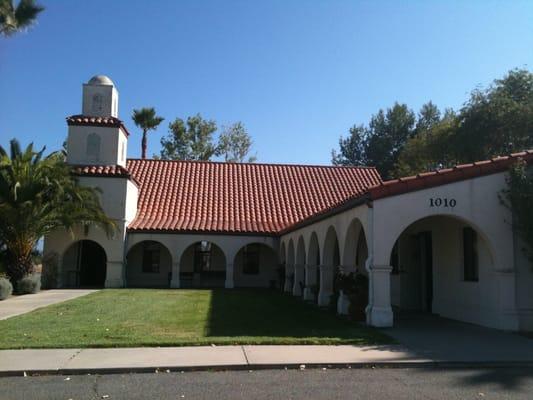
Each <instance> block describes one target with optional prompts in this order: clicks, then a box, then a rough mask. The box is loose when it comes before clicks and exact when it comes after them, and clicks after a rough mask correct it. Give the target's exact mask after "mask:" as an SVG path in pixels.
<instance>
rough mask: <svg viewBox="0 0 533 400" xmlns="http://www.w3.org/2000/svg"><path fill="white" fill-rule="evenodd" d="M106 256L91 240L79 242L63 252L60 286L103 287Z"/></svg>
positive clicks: (100, 247) (101, 248)
mask: <svg viewBox="0 0 533 400" xmlns="http://www.w3.org/2000/svg"><path fill="white" fill-rule="evenodd" d="M106 266H107V255H106V252H105V250H104V248H103V247H102V246H100V245H99V244H98V243H96V242H94V241H92V240H80V241H78V242H75V243H73V244H72V245H70V247H69V248H68V249H67V251H65V254H64V255H63V262H62V268H61V281H62V286H63V287H67V288H75V287H94V288H101V287H104V285H105V278H106Z"/></svg>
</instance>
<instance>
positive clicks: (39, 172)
mask: <svg viewBox="0 0 533 400" xmlns="http://www.w3.org/2000/svg"><path fill="white" fill-rule="evenodd" d="M10 144H11V146H10V153H9V154H8V152H7V151H6V150H5V149H4V148H2V147H0V243H1V244H2V245H3V246H5V249H6V254H5V264H6V265H5V268H6V272H7V274H8V275H9V277H10V279H11V281H12V282H14V283H16V282H18V280H20V279H21V278H22V277H23V276H24V275H26V274H28V273H30V272H31V271H32V251H33V250H34V249H35V246H36V244H37V241H38V240H39V239H40V238H42V237H43V236H44V235H46V234H48V233H50V232H52V231H55V230H57V229H67V230H72V229H73V228H74V227H76V226H80V225H90V224H95V225H97V226H99V227H101V228H103V229H104V230H105V231H106V232H107V233H108V234H111V233H112V232H113V231H114V229H115V223H114V222H113V221H112V220H110V219H109V218H108V217H107V216H106V214H105V213H104V211H103V210H102V208H101V206H100V202H99V199H98V193H97V191H95V190H94V189H92V188H89V187H84V186H80V185H78V182H77V180H76V179H75V178H74V177H73V176H72V174H71V170H70V167H68V166H67V165H66V164H65V163H64V161H63V157H62V155H61V154H60V153H52V154H50V155H48V156H46V157H43V152H44V149H43V150H41V151H39V152H36V151H34V149H33V145H32V144H30V145H29V146H28V147H26V149H25V150H21V148H20V145H19V143H18V141H17V140H16V139H13V140H11V143H10Z"/></svg>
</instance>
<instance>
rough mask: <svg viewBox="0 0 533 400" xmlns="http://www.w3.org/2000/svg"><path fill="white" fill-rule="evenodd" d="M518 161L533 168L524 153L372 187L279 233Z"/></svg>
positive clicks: (531, 154)
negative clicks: (359, 206) (386, 198)
mask: <svg viewBox="0 0 533 400" xmlns="http://www.w3.org/2000/svg"><path fill="white" fill-rule="evenodd" d="M518 159H523V160H524V161H526V162H527V163H528V164H533V150H525V151H522V152H520V153H514V154H511V155H508V156H500V157H496V158H493V159H491V160H486V161H477V162H474V163H470V164H462V165H457V166H455V167H453V168H446V169H441V170H436V171H430V172H424V173H421V174H418V175H414V176H408V177H404V178H400V179H393V180H390V181H385V182H381V183H379V184H377V185H375V186H371V187H369V188H368V189H367V190H366V191H365V192H364V193H359V194H356V195H354V196H352V197H350V198H347V199H344V200H342V201H341V202H339V203H338V204H335V205H333V206H331V207H328V208H324V209H323V210H321V211H319V212H317V213H315V214H313V215H310V216H308V217H307V218H305V219H303V220H301V221H298V222H296V223H295V224H293V225H291V226H288V227H287V228H285V229H284V230H282V232H280V233H281V234H285V233H288V232H292V231H294V230H296V229H300V228H302V227H304V226H306V225H310V224H312V223H314V222H317V221H320V220H322V219H324V218H328V217H330V216H332V215H335V214H338V213H341V212H343V211H345V210H346V209H349V208H352V207H357V206H358V205H361V204H364V203H365V202H371V201H372V200H378V199H382V198H384V197H389V196H395V195H399V194H403V193H408V192H414V191H416V190H422V189H427V188H431V187H436V186H440V185H446V184H448V183H453V182H459V181H462V180H466V179H471V178H476V177H480V176H485V175H491V174H495V173H498V172H503V171H505V170H507V169H508V168H509V166H510V165H511V164H512V163H514V162H515V161H517V160H518Z"/></svg>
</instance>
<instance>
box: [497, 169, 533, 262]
mask: <svg viewBox="0 0 533 400" xmlns="http://www.w3.org/2000/svg"><path fill="white" fill-rule="evenodd" d="M532 172H533V171H531V169H528V167H527V164H526V162H525V161H523V160H519V161H518V162H516V163H515V164H514V165H513V166H512V167H511V168H510V170H509V174H508V176H507V178H506V180H507V188H506V189H505V190H503V191H502V193H501V195H500V200H501V201H502V203H503V204H504V205H505V206H506V207H508V208H509V209H510V210H511V211H512V212H513V229H515V230H516V231H517V233H518V235H519V236H520V238H521V239H522V242H523V244H524V247H523V249H522V250H523V251H524V253H525V254H526V256H527V258H528V259H529V261H530V263H531V265H532V266H533V175H532Z"/></svg>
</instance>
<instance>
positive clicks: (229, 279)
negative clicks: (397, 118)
mask: <svg viewBox="0 0 533 400" xmlns="http://www.w3.org/2000/svg"><path fill="white" fill-rule="evenodd" d="M224 286H225V288H226V289H233V288H234V287H235V283H234V281H233V263H231V264H226V283H225V285H224Z"/></svg>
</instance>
